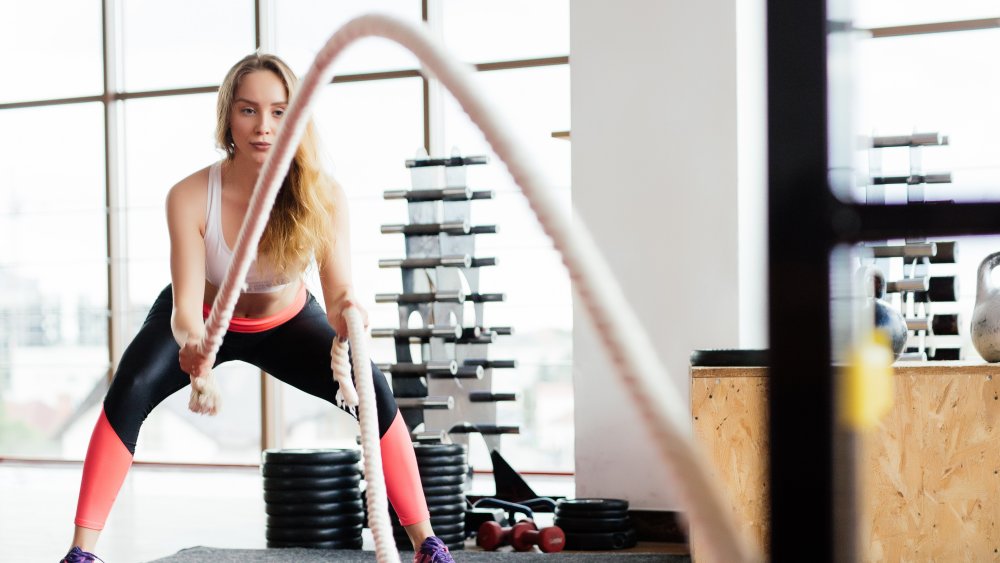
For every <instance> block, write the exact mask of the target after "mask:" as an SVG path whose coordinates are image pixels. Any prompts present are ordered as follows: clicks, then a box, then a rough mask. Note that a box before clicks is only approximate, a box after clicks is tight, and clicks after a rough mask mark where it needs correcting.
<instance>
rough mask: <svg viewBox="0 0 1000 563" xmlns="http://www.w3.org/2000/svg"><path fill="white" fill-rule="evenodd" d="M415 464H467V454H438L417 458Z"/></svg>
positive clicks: (435, 465) (428, 465) (421, 465)
mask: <svg viewBox="0 0 1000 563" xmlns="http://www.w3.org/2000/svg"><path fill="white" fill-rule="evenodd" d="M417 465H419V466H420V467H437V466H438V465H469V456H467V455H465V454H459V455H439V456H428V457H422V458H419V461H417Z"/></svg>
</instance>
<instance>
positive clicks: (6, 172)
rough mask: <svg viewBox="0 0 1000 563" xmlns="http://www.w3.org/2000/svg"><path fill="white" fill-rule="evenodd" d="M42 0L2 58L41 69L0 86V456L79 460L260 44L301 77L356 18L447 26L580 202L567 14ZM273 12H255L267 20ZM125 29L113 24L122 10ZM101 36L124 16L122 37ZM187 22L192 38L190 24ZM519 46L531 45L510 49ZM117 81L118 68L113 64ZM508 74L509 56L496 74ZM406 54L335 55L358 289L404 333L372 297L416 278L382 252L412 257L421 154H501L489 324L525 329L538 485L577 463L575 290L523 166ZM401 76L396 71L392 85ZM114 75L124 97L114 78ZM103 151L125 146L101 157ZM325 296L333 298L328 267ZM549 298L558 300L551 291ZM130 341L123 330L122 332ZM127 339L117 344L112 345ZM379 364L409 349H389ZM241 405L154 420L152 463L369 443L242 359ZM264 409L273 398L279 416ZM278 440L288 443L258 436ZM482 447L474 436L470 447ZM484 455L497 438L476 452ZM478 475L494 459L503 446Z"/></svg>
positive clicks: (339, 135) (228, 0)
mask: <svg viewBox="0 0 1000 563" xmlns="http://www.w3.org/2000/svg"><path fill="white" fill-rule="evenodd" d="M106 6H116V7H117V8H116V9H117V10H119V11H118V13H115V14H105V13H104V9H105V7H102V3H101V2H98V1H96V0H93V1H91V2H72V1H70V0H46V1H41V2H29V3H20V4H17V5H16V6H13V7H12V10H13V12H14V13H13V15H12V17H8V18H3V19H0V31H2V32H3V33H0V47H4V48H5V49H4V50H5V52H8V53H19V55H18V56H16V57H13V58H12V61H11V64H13V65H14V67H12V70H13V74H12V75H15V76H21V77H29V76H30V77H31V79H30V80H28V79H23V80H15V81H12V82H11V83H10V84H6V85H5V87H4V88H3V89H2V92H0V123H2V124H3V125H4V127H5V131H7V134H5V135H3V136H2V138H0V149H3V151H4V153H3V154H4V155H5V157H4V158H3V159H0V185H2V186H3V189H0V234H2V235H3V238H4V240H5V241H6V243H5V244H4V245H3V246H2V248H0V287H2V288H3V289H4V290H5V291H4V292H3V295H4V297H3V298H2V299H0V457H4V456H15V457H38V458H68V459H79V458H82V456H83V455H84V453H85V450H86V444H87V439H88V437H89V433H90V429H91V428H92V426H93V422H94V420H95V418H96V415H97V412H98V410H99V409H100V399H101V397H103V393H104V389H105V387H106V385H107V383H108V378H109V371H110V369H112V368H113V366H114V365H116V363H117V360H118V356H119V355H120V354H121V351H122V348H123V347H124V345H126V344H127V343H128V341H129V340H130V339H131V338H132V337H133V336H134V335H135V333H136V331H137V330H138V328H139V326H140V325H141V323H142V321H143V319H144V318H145V315H146V313H147V312H148V310H149V307H150V305H151V304H152V302H153V300H154V299H155V298H156V296H157V295H158V293H159V292H160V291H161V290H162V289H163V288H164V287H165V286H166V285H167V284H168V283H169V279H170V272H169V263H168V253H169V241H168V238H167V232H166V224H165V214H164V209H163V202H164V198H165V195H166V193H167V190H169V188H170V187H171V186H172V185H173V184H175V183H176V182H177V181H179V180H180V179H182V178H184V177H185V176H187V175H189V174H191V173H192V172H194V171H196V170H198V169H200V168H202V167H205V166H208V165H209V164H211V163H212V162H213V161H215V160H217V159H219V158H220V156H221V155H220V152H219V151H218V150H216V149H215V148H214V140H213V128H214V111H215V109H214V105H215V93H214V89H215V88H217V86H218V84H219V82H220V81H221V79H222V77H223V75H224V73H225V72H226V70H227V69H228V68H229V66H230V65H231V64H232V63H233V62H235V61H236V60H237V59H238V58H239V57H241V56H242V55H244V54H246V53H248V52H252V51H253V50H254V49H255V48H258V47H259V48H261V49H262V50H263V51H265V52H273V53H276V54H278V55H279V56H282V57H283V58H285V59H286V60H287V61H288V62H289V63H290V64H291V65H292V67H293V69H294V70H295V71H296V72H298V73H299V74H300V75H303V74H304V73H305V72H306V70H307V67H308V65H309V64H310V63H311V61H312V58H313V56H314V55H315V53H316V51H317V50H318V49H319V48H320V47H321V46H322V45H323V43H324V42H325V41H326V39H327V38H328V37H329V36H330V34H331V33H332V32H333V31H334V30H335V29H336V28H337V27H338V26H339V25H341V24H342V23H344V22H346V21H347V20H349V19H350V18H352V17H355V16H357V15H360V14H362V13H365V12H369V11H378V12H382V13H389V14H392V15H394V16H396V17H398V18H401V19H404V20H407V21H410V22H413V23H417V24H419V23H420V22H421V20H423V19H426V20H427V23H428V24H429V26H430V28H431V29H432V30H434V33H435V34H437V35H438V37H439V39H440V40H441V41H443V42H444V43H445V44H446V45H447V46H448V47H449V48H450V49H451V50H453V51H454V52H455V53H456V54H457V56H459V57H460V58H461V59H462V60H464V61H466V62H468V63H472V64H475V65H478V68H479V69H480V70H481V71H482V72H480V73H478V74H477V80H478V81H479V82H480V84H481V86H482V87H483V88H482V89H483V91H485V92H487V93H488V94H489V95H490V96H491V98H493V101H494V103H495V105H497V106H498V107H499V108H500V109H501V110H502V111H503V113H504V116H505V118H506V120H507V121H508V123H509V124H511V125H512V126H513V128H514V129H515V131H516V132H517V133H518V134H519V136H520V138H521V139H522V140H523V142H524V143H526V145H527V148H528V150H529V151H530V152H531V154H532V155H533V156H534V157H535V158H536V160H537V161H538V162H539V163H541V164H542V166H543V169H544V171H545V172H546V173H547V175H548V177H549V179H550V180H551V183H552V186H553V187H554V189H556V190H557V193H558V194H559V196H560V197H561V198H562V200H563V201H565V202H566V206H567V210H568V206H569V199H570V198H569V185H570V181H569V169H570V167H569V144H568V143H567V142H566V141H563V140H556V139H553V138H552V136H551V134H552V132H554V131H565V130H568V129H569V126H570V124H569V66H568V61H567V57H566V55H567V54H568V51H569V39H568V35H569V34H568V29H569V2H568V0H546V1H544V2H514V3H500V4H498V3H493V2H482V1H475V2H460V1H451V0H444V1H441V2H421V1H420V0H378V1H376V2H371V1H360V0H355V1H342V2H323V1H319V0H288V1H284V0H283V1H282V2H274V3H257V2H253V1H251V0H224V1H220V2H212V3H209V4H206V3H203V2H195V1H193V0H184V1H181V2H172V3H149V2H120V3H118V2H110V3H107V4H106ZM255 10H260V12H256V11H255ZM105 16H107V17H105ZM104 22H113V23H111V24H110V26H109V27H105V23H104ZM179 26H180V27H183V28H184V30H185V31H184V37H185V39H184V41H180V42H178V41H177V37H176V29H178V27H179ZM511 33H515V34H516V36H517V40H516V41H511V40H510V34H511ZM106 61H107V62H110V63H112V64H113V65H114V66H113V67H112V68H109V69H107V72H105V70H106V69H105V68H104V64H105V62H106ZM498 63H502V64H498ZM418 69H419V65H418V63H417V60H416V58H415V57H413V55H411V54H409V52H407V51H405V50H404V49H402V48H401V47H398V46H396V45H395V44H394V43H391V42H389V41H386V40H382V39H368V40H365V41H362V42H360V43H359V44H357V45H355V46H353V47H352V48H351V49H350V50H348V51H347V52H346V53H345V55H344V57H343V58H342V59H341V60H340V61H339V62H338V64H337V67H336V71H337V75H338V76H342V75H345V74H347V75H351V76H350V81H348V82H341V81H337V80H335V82H334V83H333V84H331V85H328V86H327V87H326V89H325V91H324V92H323V93H322V95H321V99H320V101H319V103H318V104H317V106H316V113H315V119H316V122H317V125H318V127H319V131H320V134H321V139H322V141H323V143H324V147H325V149H326V156H327V159H328V166H329V168H330V170H331V172H332V173H333V175H334V177H335V178H336V179H337V181H338V182H340V183H341V184H342V185H343V186H344V188H345V190H346V191H347V194H348V196H349V199H350V208H351V219H352V234H351V236H352V250H353V262H354V282H355V285H356V288H357V291H358V293H359V296H360V298H361V299H362V301H363V304H364V305H365V306H366V307H367V308H368V310H369V312H370V314H371V324H372V326H380V327H389V326H395V325H396V323H397V322H398V321H397V314H396V311H395V308H394V307H393V306H388V305H384V304H378V305H377V304H375V302H374V295H375V294H376V293H381V292H394V291H398V290H399V283H400V281H399V273H398V271H391V270H382V269H379V268H378V267H377V264H378V259H379V258H387V257H398V256H401V255H402V254H403V252H404V251H403V242H402V237H400V236H398V235H393V236H390V235H382V234H381V233H380V232H379V226H380V225H381V224H384V223H399V222H405V220H406V208H405V204H401V203H399V202H390V201H385V200H384V199H383V198H382V192H383V191H384V190H386V189H399V188H407V187H409V182H410V175H409V171H408V170H407V169H406V168H405V166H404V161H405V160H406V159H408V158H412V157H413V156H414V155H415V154H416V153H417V150H418V149H420V148H421V147H425V146H427V145H428V144H429V146H430V147H431V150H432V152H434V153H435V154H438V153H440V152H442V151H445V152H450V150H451V148H452V147H458V148H459V149H461V151H462V152H463V154H486V155H488V156H490V159H491V161H490V164H489V165H488V166H486V167H478V168H475V169H472V170H470V185H472V187H474V188H481V189H493V190H495V191H496V192H497V198H496V199H495V200H494V201H492V202H489V203H488V204H482V205H480V204H476V206H475V207H474V210H473V214H474V220H475V222H476V223H482V224H497V225H498V226H499V228H500V234H498V235H495V236H489V237H482V238H481V240H480V242H477V246H478V247H479V248H480V253H481V254H483V255H493V256H497V257H499V258H500V264H501V266H499V267H497V268H493V269H490V270H489V271H488V272H485V273H484V276H483V285H484V289H487V290H489V291H498V292H505V293H507V295H508V301H507V302H506V303H501V304H496V305H493V306H491V307H490V308H489V310H488V311H487V315H488V322H489V324H492V325H510V326H513V327H515V329H516V332H515V336H511V337H506V338H502V339H500V340H499V341H498V342H497V343H496V344H495V348H493V349H491V353H490V355H491V357H497V358H501V357H502V358H508V357H509V358H516V359H517V360H518V361H519V363H520V365H519V368H518V369H516V370H509V371H508V372H507V373H504V374H503V376H504V377H503V378H502V379H501V378H499V377H498V378H497V383H496V384H495V387H496V388H497V389H496V390H498V391H513V392H518V393H520V394H521V400H520V401H518V402H516V403H508V404H501V406H500V419H501V423H503V424H517V425H520V426H521V427H522V434H521V435H520V436H510V437H505V438H504V439H503V443H504V451H505V453H506V454H507V457H508V459H509V460H510V461H512V463H513V464H514V465H515V467H517V468H519V469H522V470H547V471H552V470H557V471H558V470H562V471H568V470H572V458H573V456H572V449H571V448H572V444H573V437H572V427H571V423H570V421H571V420H572V404H571V403H572V401H571V397H572V393H571V380H570V373H571V370H570V358H571V349H570V346H571V338H570V331H571V329H572V316H571V315H572V314H571V306H570V284H569V281H568V278H567V276H566V274H565V271H564V270H563V267H562V265H561V262H560V260H559V259H558V257H557V256H556V255H555V253H554V251H553V250H552V248H551V244H550V243H549V241H548V240H547V239H546V238H545V237H544V235H543V234H542V233H541V231H540V229H539V228H538V226H537V224H536V222H535V220H534V218H533V217H532V216H531V213H530V210H529V209H528V208H527V205H526V202H525V200H524V198H523V196H521V195H520V193H519V191H518V190H517V189H516V187H515V186H514V185H513V184H512V182H511V180H510V177H509V175H508V174H507V172H506V168H505V167H504V166H503V165H502V164H501V163H500V162H499V161H498V160H497V159H496V157H495V155H493V154H492V152H491V151H490V150H489V148H488V147H487V146H486V144H485V142H484V140H483V138H482V136H481V135H480V134H479V133H478V131H477V130H476V129H475V127H474V126H473V125H472V124H471V123H470V122H469V121H468V118H467V117H465V115H464V113H463V112H462V111H461V110H460V109H459V108H458V107H457V106H456V104H455V103H454V101H453V100H452V99H451V98H450V96H448V95H447V94H444V93H441V92H440V91H438V90H437V89H435V88H432V87H429V85H428V83H427V81H426V79H424V78H422V77H421V76H420V75H419V73H418V72H417V71H418ZM387 73H388V74H387ZM106 82H107V83H108V84H107V85H106V84H105V83H106ZM106 148H107V150H106ZM309 284H310V287H311V288H312V289H313V290H314V291H317V292H318V291H319V288H318V283H317V280H316V277H315V272H311V273H310V276H309ZM543 295H544V296H545V297H544V298H543V297H542V296H543ZM109 335H111V338H109ZM115 335H118V336H115ZM373 342H374V344H375V346H374V347H373V353H374V355H375V356H376V361H386V362H389V361H392V360H393V359H394V358H393V351H392V348H391V345H389V343H388V342H387V341H385V340H381V339H376V340H374V341H373ZM217 373H218V376H219V379H220V384H221V385H222V387H223V393H224V395H225V400H226V402H225V407H224V411H223V412H222V413H221V414H220V415H219V416H218V417H215V418H206V417H198V416H195V415H193V414H192V413H190V412H188V410H187V408H186V401H187V395H188V392H189V391H188V390H187V389H185V390H182V391H181V392H179V393H177V394H175V395H174V396H172V397H170V398H169V399H168V400H167V401H166V402H165V403H164V404H163V405H162V406H160V407H159V408H157V409H156V410H154V412H153V413H152V415H151V416H150V417H149V418H148V420H147V421H146V423H145V425H144V427H143V433H142V437H141V438H140V441H139V447H138V449H137V456H136V457H137V459H138V460H155V461H176V462H187V463H255V462H256V461H257V460H258V459H259V458H258V454H259V450H260V448H261V446H262V444H263V443H270V444H280V445H282V446H285V447H292V446H301V447H320V446H330V445H336V446H344V445H353V444H354V438H355V436H356V433H357V426H356V424H354V423H353V422H352V421H351V420H350V419H349V418H348V417H346V416H345V415H343V413H341V412H340V411H338V410H336V409H333V408H332V407H330V406H329V405H327V404H325V403H323V402H321V401H318V400H316V399H314V398H312V397H310V396H307V395H304V394H302V393H300V392H298V391H296V390H294V389H291V388H287V387H285V386H284V385H278V386H277V388H278V394H277V397H278V403H277V405H278V406H279V407H280V408H276V409H274V410H273V411H271V410H266V409H262V408H261V404H262V401H261V397H262V395H261V393H262V390H261V384H260V381H261V378H260V373H259V371H258V370H256V368H253V367H252V366H250V365H247V364H239V363H234V364H227V365H225V366H223V367H221V368H220V369H218V370H217ZM267 402H268V401H264V403H267ZM262 421H264V422H265V424H263V426H264V427H269V428H279V429H280V431H279V433H278V435H277V436H273V435H272V436H267V437H266V438H265V439H264V440H262V435H261V434H262V433H261V428H262V424H261V423H262ZM473 443H477V440H475V439H474V440H473ZM476 448H481V446H479V445H478V443H477V445H476ZM475 451H476V452H478V453H474V455H475V456H477V457H474V462H475V460H476V459H479V460H480V463H478V464H477V467H484V465H485V464H484V463H482V460H483V459H484V457H485V451H484V450H475Z"/></svg>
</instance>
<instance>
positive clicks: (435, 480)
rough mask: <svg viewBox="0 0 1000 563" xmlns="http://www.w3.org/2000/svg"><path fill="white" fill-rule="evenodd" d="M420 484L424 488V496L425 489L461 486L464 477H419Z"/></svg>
mask: <svg viewBox="0 0 1000 563" xmlns="http://www.w3.org/2000/svg"><path fill="white" fill-rule="evenodd" d="M420 482H421V483H422V484H423V486H424V494H426V493H427V487H440V486H442V485H453V486H454V485H459V486H461V485H463V484H464V483H465V475H464V474H462V475H436V476H433V477H423V476H421V477H420Z"/></svg>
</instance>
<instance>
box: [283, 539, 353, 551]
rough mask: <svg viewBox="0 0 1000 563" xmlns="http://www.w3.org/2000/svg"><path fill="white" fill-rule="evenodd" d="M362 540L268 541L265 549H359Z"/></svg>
mask: <svg viewBox="0 0 1000 563" xmlns="http://www.w3.org/2000/svg"><path fill="white" fill-rule="evenodd" d="M363 543H364V540H363V539H361V538H358V539H355V540H332V541H317V542H286V541H269V542H267V547H269V548H271V547H308V548H311V549H361V545H362V544H363Z"/></svg>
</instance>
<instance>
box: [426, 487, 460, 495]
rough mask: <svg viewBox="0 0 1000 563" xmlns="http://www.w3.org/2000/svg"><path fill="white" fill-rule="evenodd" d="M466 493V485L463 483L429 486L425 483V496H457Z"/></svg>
mask: <svg viewBox="0 0 1000 563" xmlns="http://www.w3.org/2000/svg"><path fill="white" fill-rule="evenodd" d="M457 495H462V496H464V495H465V487H464V486H463V485H435V486H430V487H429V486H427V485H426V484H424V496H425V497H441V496H457Z"/></svg>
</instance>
